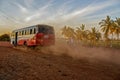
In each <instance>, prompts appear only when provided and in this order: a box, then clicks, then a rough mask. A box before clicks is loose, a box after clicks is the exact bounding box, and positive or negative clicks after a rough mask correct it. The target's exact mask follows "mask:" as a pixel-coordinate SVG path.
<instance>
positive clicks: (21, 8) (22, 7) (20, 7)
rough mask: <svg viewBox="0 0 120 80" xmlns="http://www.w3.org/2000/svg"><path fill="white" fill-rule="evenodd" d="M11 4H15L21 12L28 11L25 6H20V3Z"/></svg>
mask: <svg viewBox="0 0 120 80" xmlns="http://www.w3.org/2000/svg"><path fill="white" fill-rule="evenodd" d="M12 4H14V5H15V6H17V7H18V8H19V9H20V10H21V12H22V13H28V12H29V11H28V9H27V8H25V7H24V6H22V5H21V4H19V3H15V2H14V3H12Z"/></svg>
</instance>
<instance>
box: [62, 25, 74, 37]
mask: <svg viewBox="0 0 120 80" xmlns="http://www.w3.org/2000/svg"><path fill="white" fill-rule="evenodd" d="M62 35H64V37H67V38H75V32H74V29H73V28H71V27H67V26H65V27H64V28H62Z"/></svg>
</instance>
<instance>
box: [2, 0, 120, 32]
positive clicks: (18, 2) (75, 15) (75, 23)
mask: <svg viewBox="0 0 120 80" xmlns="http://www.w3.org/2000/svg"><path fill="white" fill-rule="evenodd" d="M107 15H109V16H111V18H112V19H115V18H116V17H120V0H0V34H1V33H6V32H10V31H12V30H14V29H18V28H22V27H26V26H31V25H35V24H48V25H52V26H54V27H55V29H60V28H62V27H64V26H65V25H67V26H71V27H79V26H80V25H81V24H86V26H87V28H90V27H92V26H94V27H99V25H98V23H99V22H100V21H101V20H102V19H105V17H106V16H107Z"/></svg>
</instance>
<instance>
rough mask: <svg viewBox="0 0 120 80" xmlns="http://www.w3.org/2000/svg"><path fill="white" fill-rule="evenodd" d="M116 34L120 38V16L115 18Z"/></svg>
mask: <svg viewBox="0 0 120 80" xmlns="http://www.w3.org/2000/svg"><path fill="white" fill-rule="evenodd" d="M114 32H115V34H116V35H117V39H118V40H119V34H120V18H116V20H115V31H114Z"/></svg>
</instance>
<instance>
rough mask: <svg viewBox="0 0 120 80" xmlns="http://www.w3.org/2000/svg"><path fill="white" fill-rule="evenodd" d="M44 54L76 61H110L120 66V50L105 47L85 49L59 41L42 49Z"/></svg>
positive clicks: (78, 45)
mask: <svg viewBox="0 0 120 80" xmlns="http://www.w3.org/2000/svg"><path fill="white" fill-rule="evenodd" d="M41 52H42V53H47V54H54V55H68V56H70V57H72V58H74V59H81V58H86V59H88V60H89V61H96V60H102V61H108V62H112V63H117V64H120V50H119V49H113V48H103V47H85V46H81V45H80V44H67V42H65V41H63V40H57V41H56V44H55V45H54V46H50V47H44V48H41Z"/></svg>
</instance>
